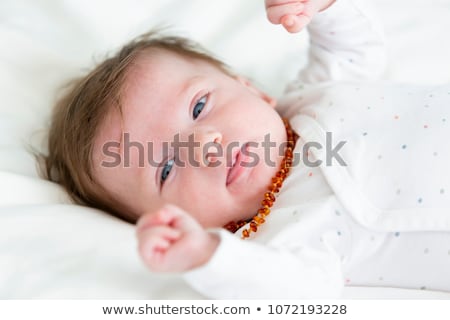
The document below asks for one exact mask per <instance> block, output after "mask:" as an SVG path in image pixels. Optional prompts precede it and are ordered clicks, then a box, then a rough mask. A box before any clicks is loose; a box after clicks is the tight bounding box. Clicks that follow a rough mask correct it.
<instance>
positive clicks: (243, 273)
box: [184, 230, 343, 299]
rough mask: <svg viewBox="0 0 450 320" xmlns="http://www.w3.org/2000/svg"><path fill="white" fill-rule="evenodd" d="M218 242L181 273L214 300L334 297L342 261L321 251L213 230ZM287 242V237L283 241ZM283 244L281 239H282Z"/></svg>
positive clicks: (337, 293) (339, 285)
mask: <svg viewBox="0 0 450 320" xmlns="http://www.w3.org/2000/svg"><path fill="white" fill-rule="evenodd" d="M217 233H218V234H219V236H220V238H221V243H220V245H219V247H218V249H217V251H216V252H215V254H214V255H213V257H212V258H211V259H210V261H209V262H208V263H207V264H205V265H203V266H201V267H199V268H196V269H194V270H191V271H188V272H186V273H184V278H185V280H186V281H187V282H188V283H189V284H190V285H191V287H193V288H194V289H195V290H197V291H198V292H199V293H201V294H202V295H204V296H205V297H208V298H213V299H293V298H295V299H300V298H308V299H310V298H338V297H340V295H341V292H342V288H343V280H342V278H343V277H342V271H341V262H340V259H339V257H338V256H337V255H335V254H333V253H330V252H327V251H326V250H325V251H323V250H317V248H316V249H314V248H309V247H308V248H307V247H300V246H295V248H294V247H292V248H290V249H289V248H286V247H283V246H282V245H281V246H273V245H270V244H269V245H263V244H260V243H256V242H254V241H251V240H241V239H240V238H238V237H236V236H235V235H233V234H231V233H229V232H228V231H225V230H220V231H217ZM287 242H290V241H287ZM287 242H286V243H287Z"/></svg>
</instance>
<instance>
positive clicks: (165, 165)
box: [161, 159, 175, 185]
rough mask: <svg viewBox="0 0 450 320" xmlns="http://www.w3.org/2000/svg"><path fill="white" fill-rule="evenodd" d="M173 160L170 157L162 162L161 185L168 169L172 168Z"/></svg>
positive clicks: (167, 173) (168, 171) (167, 174)
mask: <svg viewBox="0 0 450 320" xmlns="http://www.w3.org/2000/svg"><path fill="white" fill-rule="evenodd" d="M174 162H175V161H174V160H173V159H170V160H169V161H167V162H166V163H165V164H164V167H163V169H162V171H161V185H163V184H164V181H166V179H167V177H168V176H169V173H170V170H172V167H173V164H174Z"/></svg>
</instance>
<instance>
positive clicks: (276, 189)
mask: <svg viewBox="0 0 450 320" xmlns="http://www.w3.org/2000/svg"><path fill="white" fill-rule="evenodd" d="M269 190H270V191H271V192H273V193H277V192H279V191H280V189H279V188H278V187H277V184H276V183H272V185H271V186H270V188H269Z"/></svg>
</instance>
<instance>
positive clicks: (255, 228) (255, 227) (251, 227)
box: [250, 221, 258, 232]
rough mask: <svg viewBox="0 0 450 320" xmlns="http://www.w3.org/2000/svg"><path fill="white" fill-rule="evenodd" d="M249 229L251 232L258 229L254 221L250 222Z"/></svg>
mask: <svg viewBox="0 0 450 320" xmlns="http://www.w3.org/2000/svg"><path fill="white" fill-rule="evenodd" d="M250 230H252V231H253V232H256V231H258V225H257V224H256V222H254V221H252V222H250Z"/></svg>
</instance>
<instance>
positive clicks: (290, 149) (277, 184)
mask: <svg viewBox="0 0 450 320" xmlns="http://www.w3.org/2000/svg"><path fill="white" fill-rule="evenodd" d="M283 122H284V126H285V127H286V134H287V145H286V150H285V151H284V158H283V160H282V162H281V166H280V169H279V170H278V172H277V173H276V174H275V176H274V177H273V178H272V182H271V184H270V185H269V187H268V189H267V191H266V192H265V193H264V199H263V200H262V201H261V207H260V208H259V209H258V211H257V213H256V215H255V216H253V218H252V219H251V220H239V221H237V222H236V221H230V222H228V223H227V224H226V225H224V226H223V228H225V229H227V230H228V231H230V232H233V233H235V232H236V231H237V230H238V229H239V228H241V227H242V226H244V225H245V224H247V223H249V222H250V225H249V227H248V228H247V229H244V230H242V239H246V238H248V237H249V236H250V233H252V232H256V231H258V227H259V226H260V225H262V224H263V223H264V222H266V217H267V216H268V215H269V214H270V208H271V207H272V205H273V203H274V202H275V199H276V198H275V195H276V194H277V193H278V192H279V191H280V188H281V187H282V185H283V181H284V179H286V177H287V175H288V174H289V171H290V170H291V166H292V159H293V157H294V147H295V142H296V141H297V138H298V136H297V134H296V133H295V132H294V131H293V130H292V128H291V125H290V124H289V121H288V120H287V119H283Z"/></svg>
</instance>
